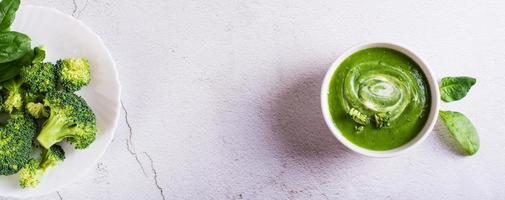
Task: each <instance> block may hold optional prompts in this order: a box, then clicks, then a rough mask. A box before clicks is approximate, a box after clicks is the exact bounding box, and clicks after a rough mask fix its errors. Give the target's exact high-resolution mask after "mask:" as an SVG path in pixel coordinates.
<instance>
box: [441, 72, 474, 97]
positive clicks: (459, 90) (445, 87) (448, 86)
mask: <svg viewBox="0 0 505 200" xmlns="http://www.w3.org/2000/svg"><path fill="white" fill-rule="evenodd" d="M476 82H477V80H476V79H475V78H472V77H466V76H460V77H445V78H442V84H441V85H440V93H441V94H440V95H441V98H442V100H443V101H445V102H451V101H457V100H460V99H462V98H463V97H465V96H466V94H467V93H468V91H469V90H470V88H471V87H472V86H473V85H475V83H476Z"/></svg>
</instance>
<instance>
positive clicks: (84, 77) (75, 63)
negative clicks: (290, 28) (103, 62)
mask: <svg viewBox="0 0 505 200" xmlns="http://www.w3.org/2000/svg"><path fill="white" fill-rule="evenodd" d="M56 76H57V77H58V83H59V84H60V85H61V87H63V89H65V90H66V91H68V92H75V91H78V90H80V89H81V88H82V87H83V86H86V85H88V84H89V82H90V80H91V72H90V67H89V62H88V60H87V59H84V58H67V59H63V60H58V61H57V62H56Z"/></svg>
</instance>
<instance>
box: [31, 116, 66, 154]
mask: <svg viewBox="0 0 505 200" xmlns="http://www.w3.org/2000/svg"><path fill="white" fill-rule="evenodd" d="M69 134H70V129H69V128H68V127H67V124H66V121H65V117H61V116H58V114H57V113H53V112H51V115H50V117H49V119H48V120H47V121H46V123H45V125H44V127H43V128H42V130H41V131H40V134H39V136H37V141H39V143H40V144H41V145H42V146H43V147H44V148H46V149H49V148H50V147H51V146H52V145H53V144H56V143H58V142H60V141H62V140H63V139H65V138H66V137H67V136H68V135H69Z"/></svg>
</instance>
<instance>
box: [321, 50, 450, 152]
mask: <svg viewBox="0 0 505 200" xmlns="http://www.w3.org/2000/svg"><path fill="white" fill-rule="evenodd" d="M373 47H383V48H389V49H393V50H396V51H399V52H401V53H403V54H405V55H407V56H408V57H410V58H411V59H412V60H414V62H416V63H417V64H418V65H419V67H420V68H421V70H422V71H423V73H424V75H425V76H426V79H427V81H428V85H429V88H430V92H431V107H430V113H429V116H428V119H427V121H426V124H425V125H424V127H423V128H422V129H421V132H420V133H419V134H418V135H417V136H416V137H415V138H414V139H412V140H411V141H410V142H408V143H407V144H404V145H403V146H400V147H398V148H395V149H391V150H386V151H376V150H370V149H366V148H363V147H360V146H358V145H355V144H354V143H352V142H351V141H349V140H348V139H347V138H346V137H344V135H343V134H342V132H340V130H339V129H338V128H337V127H336V126H335V124H334V122H333V119H332V116H331V113H330V109H329V104H328V94H329V89H330V82H331V79H332V76H333V74H334V73H335V71H336V70H337V68H338V66H339V65H340V64H341V63H342V62H343V61H344V60H345V59H346V58H347V57H349V56H350V55H352V54H353V53H355V52H357V51H360V50H363V49H367V48H373ZM439 106H440V92H439V90H438V82H437V80H436V79H435V76H434V75H433V73H432V72H431V70H430V68H429V67H428V65H427V64H426V62H424V61H423V60H422V59H421V58H420V57H419V56H417V55H416V54H415V53H414V52H412V51H410V50H408V49H407V48H405V47H402V46H400V45H396V44H392V43H367V44H361V45H357V46H355V47H353V48H351V49H349V50H347V51H346V52H345V53H343V54H342V55H340V57H338V59H337V60H336V61H335V62H334V63H333V65H332V66H331V67H330V69H328V72H327V73H326V76H325V77H324V80H323V85H322V88H321V108H322V111H323V115H324V120H325V121H326V125H328V127H329V128H330V130H331V132H332V133H333V135H335V137H336V138H337V139H338V141H340V142H341V143H342V144H343V145H344V146H346V147H347V148H349V149H351V150H352V151H354V152H356V153H359V154H362V155H365V156H370V157H392V156H396V155H398V154H400V153H403V152H405V151H407V150H409V149H412V148H413V147H414V146H416V145H418V144H420V143H422V142H423V141H424V140H425V139H426V138H427V137H428V135H429V134H430V133H431V131H432V129H433V127H434V126H435V123H436V121H437V118H438V110H439Z"/></svg>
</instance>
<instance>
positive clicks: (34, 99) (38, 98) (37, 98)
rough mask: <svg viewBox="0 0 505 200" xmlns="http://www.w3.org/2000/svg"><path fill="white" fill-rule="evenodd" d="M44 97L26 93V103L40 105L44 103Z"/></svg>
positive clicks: (34, 93) (35, 93) (31, 92)
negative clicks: (39, 103)
mask: <svg viewBox="0 0 505 200" xmlns="http://www.w3.org/2000/svg"><path fill="white" fill-rule="evenodd" d="M43 98H44V95H43V94H41V93H37V92H33V91H25V98H24V102H26V103H30V102H32V103H38V102H42V100H43Z"/></svg>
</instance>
